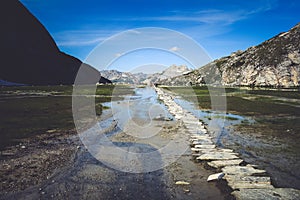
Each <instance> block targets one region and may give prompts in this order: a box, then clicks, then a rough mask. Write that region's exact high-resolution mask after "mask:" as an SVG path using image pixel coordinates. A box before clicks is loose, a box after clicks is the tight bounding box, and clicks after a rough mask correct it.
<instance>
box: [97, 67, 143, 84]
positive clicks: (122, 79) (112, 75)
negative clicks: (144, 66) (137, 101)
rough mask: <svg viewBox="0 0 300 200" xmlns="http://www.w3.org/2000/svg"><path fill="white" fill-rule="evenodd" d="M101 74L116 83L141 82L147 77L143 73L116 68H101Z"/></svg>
mask: <svg viewBox="0 0 300 200" xmlns="http://www.w3.org/2000/svg"><path fill="white" fill-rule="evenodd" d="M101 75H102V76H103V77H105V78H107V79H109V80H111V81H112V82H113V83H117V84H141V82H142V81H143V80H145V78H146V77H147V75H146V74H143V73H138V74H132V73H130V72H120V71H118V70H103V71H101Z"/></svg>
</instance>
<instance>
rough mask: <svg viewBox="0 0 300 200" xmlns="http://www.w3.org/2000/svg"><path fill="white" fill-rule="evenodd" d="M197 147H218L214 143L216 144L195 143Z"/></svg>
mask: <svg viewBox="0 0 300 200" xmlns="http://www.w3.org/2000/svg"><path fill="white" fill-rule="evenodd" d="M195 148H200V149H214V148H216V145H214V144H197V145H195Z"/></svg>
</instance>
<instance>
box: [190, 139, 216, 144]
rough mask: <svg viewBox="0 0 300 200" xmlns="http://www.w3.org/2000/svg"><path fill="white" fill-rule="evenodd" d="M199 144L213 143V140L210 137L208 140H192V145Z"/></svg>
mask: <svg viewBox="0 0 300 200" xmlns="http://www.w3.org/2000/svg"><path fill="white" fill-rule="evenodd" d="M197 144H213V142H212V141H211V140H209V139H207V140H200V141H199V140H194V141H192V145H197Z"/></svg>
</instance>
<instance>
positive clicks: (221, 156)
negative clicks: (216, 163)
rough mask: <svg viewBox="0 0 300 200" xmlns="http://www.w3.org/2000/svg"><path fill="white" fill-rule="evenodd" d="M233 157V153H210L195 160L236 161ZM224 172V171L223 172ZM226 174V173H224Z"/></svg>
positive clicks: (235, 157)
mask: <svg viewBox="0 0 300 200" xmlns="http://www.w3.org/2000/svg"><path fill="white" fill-rule="evenodd" d="M198 151H201V150H198ZM238 158H239V157H237V156H236V155H235V153H230V152H211V153H205V154H203V155H201V156H199V157H198V158H196V159H197V160H232V159H238ZM223 172H224V171H223ZM224 173H226V172H224Z"/></svg>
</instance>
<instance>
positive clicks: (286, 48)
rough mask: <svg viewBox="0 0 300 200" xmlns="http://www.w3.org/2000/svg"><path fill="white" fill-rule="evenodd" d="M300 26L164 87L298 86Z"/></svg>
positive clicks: (209, 64) (168, 83)
mask: <svg viewBox="0 0 300 200" xmlns="http://www.w3.org/2000/svg"><path fill="white" fill-rule="evenodd" d="M299 49H300V25H299V24H298V25H296V26H295V27H293V28H292V29H290V30H289V31H288V32H285V33H284V35H282V34H280V35H277V36H275V37H273V38H271V39H269V40H267V41H265V42H263V43H261V44H259V45H257V46H254V47H250V48H248V49H247V50H246V51H243V52H242V51H237V52H235V53H233V54H231V55H230V56H226V57H223V58H220V59H217V60H214V61H213V62H211V63H208V64H207V65H205V66H202V67H200V68H199V69H196V70H194V71H191V72H190V73H188V74H183V75H181V76H177V77H174V78H172V79H171V80H168V81H161V82H160V83H161V84H164V85H185V84H186V83H187V82H189V83H192V84H193V85H196V84H203V83H207V84H222V85H228V86H240V85H246V86H284V87H293V86H299V83H300V53H299Z"/></svg>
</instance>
